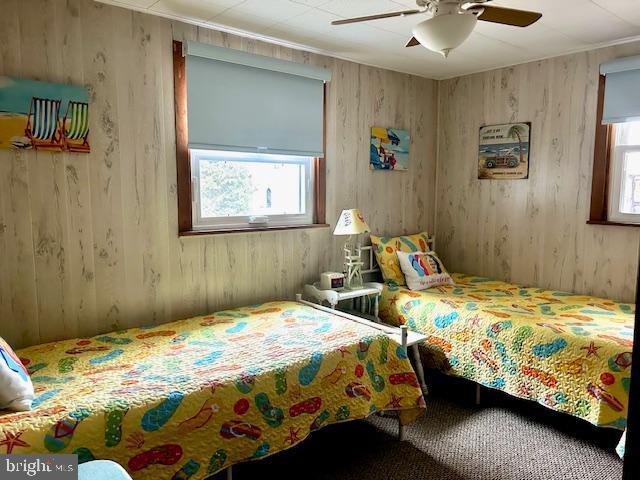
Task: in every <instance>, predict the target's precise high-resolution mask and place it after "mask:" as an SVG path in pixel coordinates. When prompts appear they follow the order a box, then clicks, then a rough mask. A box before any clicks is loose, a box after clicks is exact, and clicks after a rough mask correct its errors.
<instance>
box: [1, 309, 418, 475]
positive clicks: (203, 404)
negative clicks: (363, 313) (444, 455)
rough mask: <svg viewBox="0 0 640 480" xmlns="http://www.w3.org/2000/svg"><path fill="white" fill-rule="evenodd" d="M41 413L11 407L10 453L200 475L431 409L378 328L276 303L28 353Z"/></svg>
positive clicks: (5, 428) (24, 355) (4, 438)
mask: <svg viewBox="0 0 640 480" xmlns="http://www.w3.org/2000/svg"><path fill="white" fill-rule="evenodd" d="M17 354H18V356H19V357H20V359H21V360H22V362H23V363H24V364H25V365H26V367H27V368H28V370H29V371H30V373H31V377H32V380H33V384H34V387H35V390H36V395H37V396H36V399H35V402H34V405H33V410H32V411H29V412H20V413H2V412H0V453H75V454H77V455H78V456H79V460H80V462H84V461H89V460H93V459H110V460H114V461H116V462H118V463H119V464H121V465H122V466H123V467H125V468H126V469H127V471H128V472H129V473H130V474H131V476H132V477H133V478H134V479H186V478H192V479H199V478H204V477H205V476H207V475H209V474H211V473H214V472H216V471H218V470H221V469H223V468H225V467H227V466H229V465H232V464H234V463H237V462H241V461H245V460H250V459H257V458H261V457H264V456H266V455H270V454H272V453H275V452H278V451H281V450H283V449H286V448H288V447H291V446H293V445H295V444H297V443H298V442H300V441H301V440H303V439H304V438H305V437H307V435H309V434H310V433H311V432H312V431H314V430H316V429H318V428H320V427H322V426H325V425H328V424H331V423H336V422H343V421H347V420H353V419H360V418H364V417H366V416H368V415H370V414H372V413H374V412H377V411H380V410H400V411H401V412H400V413H401V414H402V415H401V418H402V419H404V421H405V422H407V421H410V420H411V419H413V418H415V417H416V416H417V415H418V414H419V413H420V412H421V411H422V409H423V408H424V400H423V398H422V393H421V391H420V388H419V387H418V382H417V379H416V376H415V373H414V372H413V369H412V367H411V364H410V363H409V361H408V359H407V356H406V353H405V351H404V350H403V349H402V348H401V347H400V346H399V345H398V344H397V343H395V342H394V341H393V340H390V339H389V337H387V336H386V335H383V334H380V332H379V331H378V330H375V329H373V328H371V327H368V326H366V325H362V324H359V323H355V322H352V321H348V320H345V319H344V318H341V317H338V316H336V315H334V314H331V313H325V312H322V311H319V310H317V309H314V308H312V307H309V306H306V305H302V304H299V303H295V302H272V303H266V304H262V305H255V306H252V307H246V308H240V309H235V310H228V311H223V312H218V313H215V314H213V315H208V316H203V317H197V318H192V319H189V320H181V321H177V322H173V323H168V324H164V325H159V326H154V327H151V328H137V329H131V330H126V331H121V332H115V333H110V334H105V335H99V336H97V337H93V338H88V339H75V340H67V341H61V342H56V343H50V344H46V345H40V346H35V347H30V348H26V349H23V350H20V351H18V352H17Z"/></svg>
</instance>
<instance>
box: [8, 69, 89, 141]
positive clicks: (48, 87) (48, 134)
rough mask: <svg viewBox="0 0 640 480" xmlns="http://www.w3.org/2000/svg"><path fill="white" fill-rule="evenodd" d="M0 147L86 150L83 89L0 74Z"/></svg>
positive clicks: (86, 97) (86, 109)
mask: <svg viewBox="0 0 640 480" xmlns="http://www.w3.org/2000/svg"><path fill="white" fill-rule="evenodd" d="M0 148H3V149H12V150H30V149H33V150H44V151H54V152H61V151H69V152H80V153H89V152H90V151H91V149H90V146H89V94H88V91H87V89H86V88H85V87H82V86H77V85H65V84H60V83H47V82H39V81H35V80H24V79H18V78H13V77H2V76H0Z"/></svg>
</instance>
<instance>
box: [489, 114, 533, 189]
mask: <svg viewBox="0 0 640 480" xmlns="http://www.w3.org/2000/svg"><path fill="white" fill-rule="evenodd" d="M530 138H531V123H530V122H522V123H505V124H501V125H486V126H484V127H480V143H479V147H478V178H480V179H503V180H513V179H524V178H529V144H530Z"/></svg>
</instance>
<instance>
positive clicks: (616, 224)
mask: <svg viewBox="0 0 640 480" xmlns="http://www.w3.org/2000/svg"><path fill="white" fill-rule="evenodd" d="M587 224H588V225H611V226H614V227H640V223H625V222H610V221H609V220H587Z"/></svg>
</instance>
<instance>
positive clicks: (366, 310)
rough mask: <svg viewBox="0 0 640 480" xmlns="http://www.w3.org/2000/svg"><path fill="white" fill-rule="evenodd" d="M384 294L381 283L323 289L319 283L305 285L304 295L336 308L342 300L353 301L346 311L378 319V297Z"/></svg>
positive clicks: (316, 301)
mask: <svg viewBox="0 0 640 480" xmlns="http://www.w3.org/2000/svg"><path fill="white" fill-rule="evenodd" d="M381 294H382V284H381V283H375V282H371V283H365V284H364V285H362V288H357V289H353V290H347V289H343V290H322V289H321V288H320V287H319V286H318V284H317V283H314V284H313V285H305V286H304V296H305V298H307V299H308V300H311V301H313V302H314V303H318V304H320V305H325V302H326V304H327V305H328V306H329V307H331V308H332V309H335V308H336V307H337V306H338V303H340V302H342V301H346V300H349V301H351V308H349V309H347V310H346V311H347V312H349V313H353V314H357V315H362V316H365V317H366V318H368V319H369V320H373V321H375V322H378V323H379V322H380V321H379V320H378V299H379V298H380V295H381Z"/></svg>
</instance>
